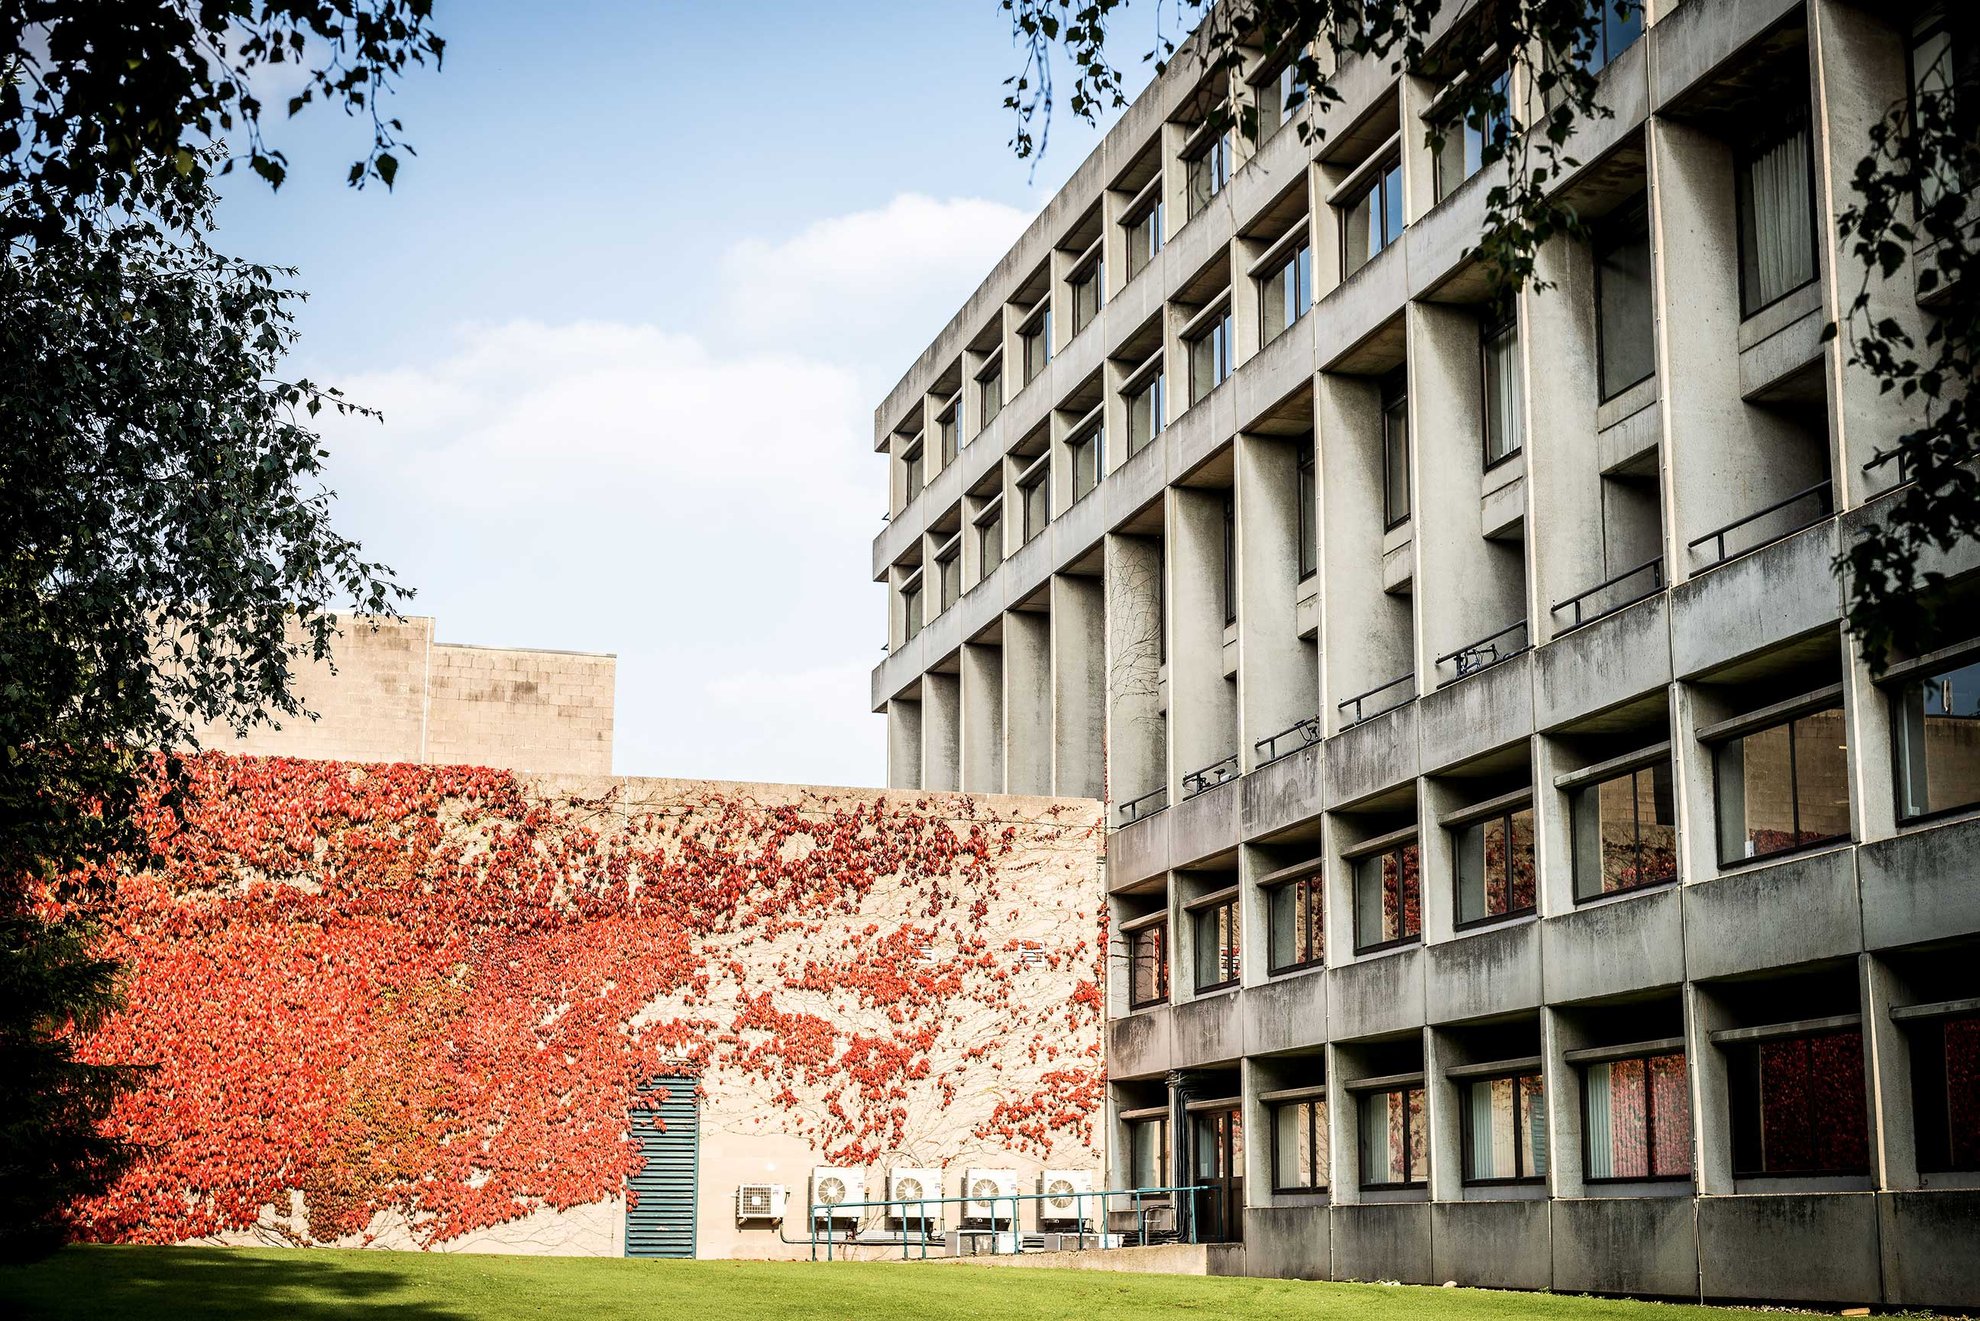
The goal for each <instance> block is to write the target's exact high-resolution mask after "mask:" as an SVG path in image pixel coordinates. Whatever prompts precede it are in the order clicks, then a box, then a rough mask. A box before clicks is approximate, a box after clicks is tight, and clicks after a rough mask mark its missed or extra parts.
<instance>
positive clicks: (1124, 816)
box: [1114, 785, 1169, 826]
mask: <svg viewBox="0 0 1980 1321" xmlns="http://www.w3.org/2000/svg"><path fill="white" fill-rule="evenodd" d="M1168 805H1169V787H1168V786H1167V785H1163V786H1162V787H1161V788H1160V789H1156V790H1154V791H1153V792H1151V793H1145V794H1143V795H1141V797H1139V798H1130V799H1128V800H1127V801H1126V802H1125V803H1122V804H1121V805H1120V806H1119V807H1117V808H1115V809H1114V816H1115V817H1116V818H1117V819H1116V821H1115V824H1116V825H1122V826H1131V825H1133V824H1134V823H1135V822H1137V821H1140V820H1142V819H1143V818H1145V817H1151V816H1154V815H1155V814H1156V813H1157V812H1159V811H1161V810H1162V809H1163V808H1165V807H1167V806H1168Z"/></svg>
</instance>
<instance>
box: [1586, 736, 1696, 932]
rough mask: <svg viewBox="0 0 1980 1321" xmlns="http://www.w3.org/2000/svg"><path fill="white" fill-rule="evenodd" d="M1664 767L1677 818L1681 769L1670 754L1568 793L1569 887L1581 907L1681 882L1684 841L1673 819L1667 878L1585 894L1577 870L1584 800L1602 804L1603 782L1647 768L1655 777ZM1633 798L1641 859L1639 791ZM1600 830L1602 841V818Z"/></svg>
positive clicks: (1619, 778) (1633, 776) (1633, 819)
mask: <svg viewBox="0 0 1980 1321" xmlns="http://www.w3.org/2000/svg"><path fill="white" fill-rule="evenodd" d="M1660 769H1661V770H1663V771H1664V772H1665V774H1666V775H1668V776H1669V777H1670V790H1671V795H1672V807H1673V810H1672V813H1671V815H1672V817H1673V818H1675V817H1676V815H1677V812H1676V810H1675V808H1676V795H1677V771H1676V769H1675V768H1674V767H1672V765H1671V761H1670V758H1669V757H1665V758H1662V759H1660V760H1658V761H1654V762H1649V763H1646V764H1644V765H1641V766H1636V767H1633V768H1631V769H1630V770H1626V771H1618V772H1616V773H1615V774H1614V775H1611V776H1609V777H1607V778H1606V779H1601V780H1596V781H1593V782H1592V783H1589V784H1580V785H1576V786H1575V787H1574V789H1573V790H1572V791H1571V792H1570V793H1569V794H1568V841H1569V847H1568V885H1569V888H1570V889H1571V890H1572V891H1573V892H1574V902H1575V905H1576V906H1577V907H1579V906H1580V905H1582V904H1593V903H1599V902H1601V901H1602V900H1604V899H1613V898H1615V897H1616V896H1617V895H1624V894H1639V893H1641V892H1643V891H1646V890H1657V889H1662V888H1663V887H1664V886H1667V885H1676V884H1677V883H1678V880H1679V872H1680V870H1681V869H1680V868H1679V867H1678V866H1677V856H1678V852H1679V849H1680V847H1681V844H1682V841H1680V840H1679V839H1678V838H1677V835H1676V831H1677V822H1676V821H1675V820H1673V821H1672V822H1671V830H1672V832H1673V833H1672V843H1671V855H1672V867H1671V874H1670V876H1668V877H1667V878H1664V879H1662V880H1655V881H1638V882H1637V883H1636V884H1634V885H1625V886H1621V887H1619V888H1617V889H1614V890H1603V889H1597V890H1595V891H1594V892H1593V893H1590V894H1583V893H1582V892H1581V875H1580V873H1579V871H1578V870H1577V865H1578V863H1579V862H1580V856H1579V855H1580V851H1579V850H1578V849H1577V848H1575V847H1574V842H1575V841H1576V840H1577V839H1578V838H1579V834H1580V832H1579V831H1578V830H1577V829H1576V828H1575V814H1576V812H1578V811H1579V810H1580V806H1581V804H1582V803H1583V802H1584V801H1587V802H1594V803H1596V804H1598V806H1599V803H1600V799H1599V798H1596V797H1595V795H1596V794H1598V793H1599V792H1600V790H1601V788H1602V786H1603V785H1605V784H1613V783H1615V782H1616V781H1617V780H1621V779H1625V778H1628V779H1632V780H1633V779H1634V778H1635V777H1636V776H1638V775H1642V774H1644V773H1645V772H1649V773H1650V774H1651V775H1652V776H1653V777H1654V775H1655V773H1656V772H1657V771H1658V770H1660ZM1651 793H1652V795H1653V796H1654V794H1655V793H1656V788H1655V784H1654V780H1653V783H1652V788H1651ZM1630 801H1631V803H1632V804H1633V805H1634V815H1633V818H1632V821H1633V824H1634V826H1635V834H1636V856H1637V857H1638V859H1639V860H1640V859H1641V858H1642V856H1643V809H1642V800H1641V798H1640V797H1639V796H1638V795H1637V794H1635V793H1634V792H1632V793H1631V795H1630ZM1597 831H1598V836H1597V839H1598V845H1599V838H1600V837H1599V831H1600V823H1599V821H1598V823H1597ZM1598 863H1599V860H1598ZM1642 870H1643V868H1642V864H1641V862H1640V861H1639V863H1638V865H1637V871H1638V873H1639V874H1641V872H1642ZM1599 880H1600V878H1599V877H1598V878H1597V881H1598V883H1599Z"/></svg>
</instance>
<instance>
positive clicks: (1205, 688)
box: [1168, 486, 1237, 801]
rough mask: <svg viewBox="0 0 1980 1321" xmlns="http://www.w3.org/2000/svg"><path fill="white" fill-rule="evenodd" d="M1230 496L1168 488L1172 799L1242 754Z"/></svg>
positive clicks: (1220, 490)
mask: <svg viewBox="0 0 1980 1321" xmlns="http://www.w3.org/2000/svg"><path fill="white" fill-rule="evenodd" d="M1228 494H1229V493H1228V492H1227V491H1225V490H1222V489H1198V488H1195V487H1186V486H1172V487H1170V488H1169V505H1168V544H1169V545H1170V546H1171V547H1173V553H1172V554H1171V555H1170V556H1169V557H1168V575H1169V579H1168V581H1169V611H1168V615H1169V618H1168V628H1169V685H1170V689H1169V690H1170V692H1171V693H1172V694H1173V695H1174V701H1173V703H1172V705H1171V706H1170V709H1169V731H1170V740H1171V746H1172V747H1173V748H1174V749H1175V764H1174V765H1172V766H1171V767H1170V768H1169V778H1170V785H1169V792H1170V795H1171V801H1174V799H1175V798H1177V797H1180V794H1181V790H1180V782H1181V778H1182V777H1183V776H1184V775H1187V774H1189V773H1190V772H1192V771H1197V770H1201V769H1203V768H1204V767H1206V766H1210V765H1212V764H1214V763H1215V762H1218V761H1220V760H1222V759H1223V758H1225V757H1228V756H1230V755H1231V754H1232V753H1234V752H1236V751H1237V692H1236V685H1235V684H1233V683H1231V682H1230V681H1229V680H1228V679H1226V678H1225V677H1224V590H1223V579H1224V518H1225V502H1226V499H1227V497H1228Z"/></svg>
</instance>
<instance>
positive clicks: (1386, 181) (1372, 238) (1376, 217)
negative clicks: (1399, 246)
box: [1341, 156, 1403, 279]
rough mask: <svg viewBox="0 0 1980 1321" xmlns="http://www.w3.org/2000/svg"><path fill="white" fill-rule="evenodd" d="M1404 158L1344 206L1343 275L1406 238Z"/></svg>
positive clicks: (1385, 166)
mask: <svg viewBox="0 0 1980 1321" xmlns="http://www.w3.org/2000/svg"><path fill="white" fill-rule="evenodd" d="M1402 232H1403V195H1402V158H1401V157H1400V156H1398V157H1395V158H1393V159H1391V160H1389V161H1387V162H1386V163H1384V164H1383V165H1381V166H1380V167H1378V169H1377V173H1376V178H1375V182H1374V183H1372V184H1370V185H1369V186H1368V188H1367V190H1366V191H1365V192H1362V193H1359V194H1357V195H1356V196H1355V197H1354V198H1353V199H1352V200H1351V201H1348V202H1346V203H1344V204H1343V205H1342V207H1341V277H1342V278H1343V279H1345V278H1346V277H1348V276H1350V275H1353V274H1354V273H1355V272H1356V271H1358V270H1360V269H1361V268H1362V267H1363V266H1366V265H1367V264H1368V262H1369V259H1370V258H1372V257H1374V256H1375V254H1376V253H1378V252H1380V251H1382V249H1384V248H1386V247H1388V246H1389V245H1390V244H1391V243H1394V242H1395V241H1396V240H1397V239H1399V238H1401V237H1402Z"/></svg>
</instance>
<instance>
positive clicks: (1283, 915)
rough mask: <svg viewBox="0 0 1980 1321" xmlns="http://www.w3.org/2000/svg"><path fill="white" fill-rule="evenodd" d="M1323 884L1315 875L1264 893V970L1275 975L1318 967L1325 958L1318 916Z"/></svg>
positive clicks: (1321, 909) (1321, 911)
mask: <svg viewBox="0 0 1980 1321" xmlns="http://www.w3.org/2000/svg"><path fill="white" fill-rule="evenodd" d="M1326 893H1327V882H1326V878H1325V877H1323V876H1322V875H1321V874H1320V873H1319V872H1317V871H1316V872H1313V873H1312V874H1310V875H1307V876H1302V877H1300V878H1299V879H1298V880H1293V881H1287V882H1286V883H1285V884H1284V885H1276V886H1274V887H1272V888H1271V889H1270V890H1267V891H1266V892H1265V905H1266V913H1267V919H1268V921H1269V923H1270V926H1271V931H1270V933H1269V935H1270V949H1269V950H1268V951H1267V953H1268V954H1269V955H1270V957H1269V959H1268V961H1267V967H1266V971H1267V972H1270V973H1273V974H1277V973H1282V972H1292V971H1294V970H1295V969H1298V968H1313V967H1317V966H1319V964H1320V963H1321V962H1322V960H1324V959H1325V957H1326V949H1327V946H1326V942H1325V940H1324V939H1323V938H1322V926H1323V922H1322V917H1323V914H1324V913H1325V911H1326Z"/></svg>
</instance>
